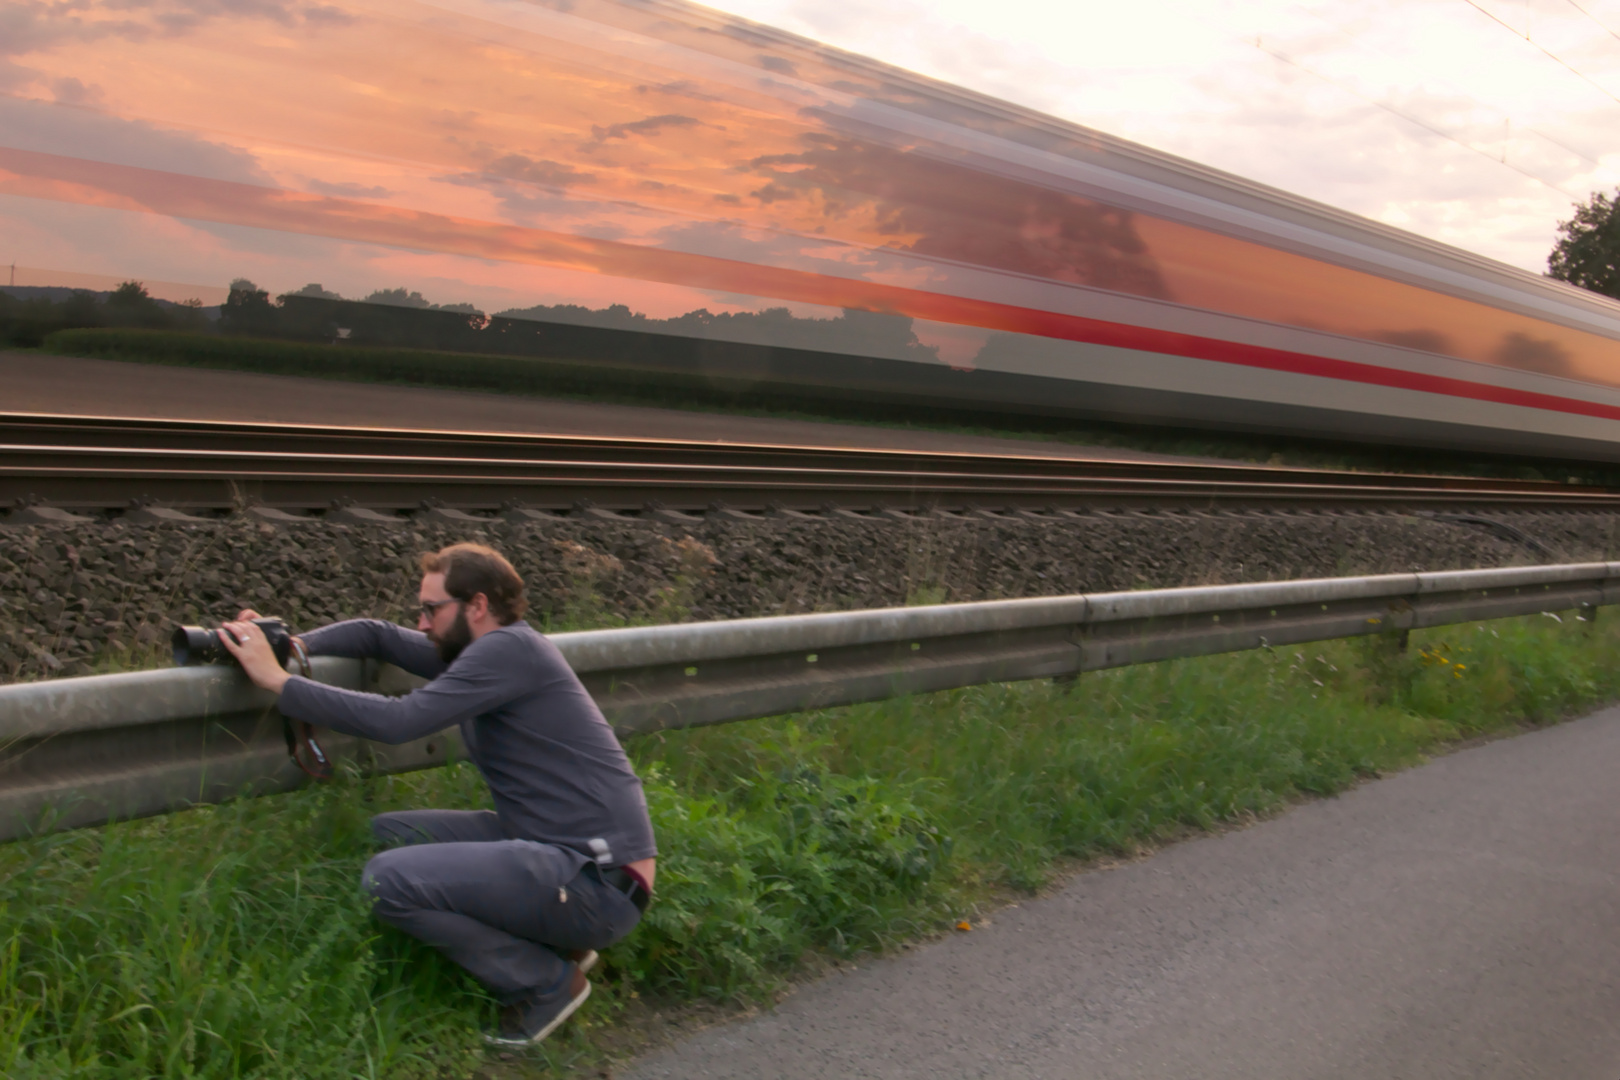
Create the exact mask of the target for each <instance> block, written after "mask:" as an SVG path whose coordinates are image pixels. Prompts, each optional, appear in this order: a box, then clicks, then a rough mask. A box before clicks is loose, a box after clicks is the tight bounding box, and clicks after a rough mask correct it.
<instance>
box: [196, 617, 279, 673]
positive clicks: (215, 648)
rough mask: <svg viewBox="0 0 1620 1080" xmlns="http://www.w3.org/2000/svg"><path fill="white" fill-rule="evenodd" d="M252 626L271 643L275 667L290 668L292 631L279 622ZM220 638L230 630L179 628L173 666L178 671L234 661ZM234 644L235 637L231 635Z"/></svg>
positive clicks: (258, 621) (257, 622)
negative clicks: (196, 665)
mask: <svg viewBox="0 0 1620 1080" xmlns="http://www.w3.org/2000/svg"><path fill="white" fill-rule="evenodd" d="M253 625H254V626H257V627H258V628H259V629H260V630H263V631H264V638H265V640H266V641H268V642H269V643H270V651H271V652H273V653H275V654H276V663H278V664H280V665H281V666H282V667H286V666H287V658H288V657H289V656H291V655H292V631H290V630H288V629H287V624H286V623H284V622H282V621H281V620H280V619H254V620H253ZM221 634H230V631H229V630H225V629H223V628H221V629H219V630H204V629H203V628H202V627H200V626H177V627H175V629H174V636H173V637H171V638H170V639H169V643H170V644H171V645H172V646H174V663H175V666H176V667H191V666H192V665H193V664H212V663H215V662H217V661H220V660H234V659H236V657H234V656H232V655H231V654H230V652H229V650H227V649H226V648H225V645H224V643H223V642H222V641H220V635H221ZM231 640H232V641H235V640H236V637H235V635H231Z"/></svg>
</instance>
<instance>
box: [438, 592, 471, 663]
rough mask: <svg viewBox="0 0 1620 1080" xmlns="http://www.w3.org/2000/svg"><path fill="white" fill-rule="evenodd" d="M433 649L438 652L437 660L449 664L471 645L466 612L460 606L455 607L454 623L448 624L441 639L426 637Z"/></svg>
mask: <svg viewBox="0 0 1620 1080" xmlns="http://www.w3.org/2000/svg"><path fill="white" fill-rule="evenodd" d="M428 640H429V641H431V642H433V647H434V648H435V649H437V650H439V659H440V660H443V661H444V662H445V663H447V664H448V663H450V661H452V660H454V659H455V658H456V657H458V656H460V655H461V650H462V649H465V648H466V647H467V646H468V645H471V644H472V628H471V627H469V626H468V625H467V611H466V609H465V608H463V607H462V606H461V605H460V604H457V605H456V621H455V622H453V623H451V624H450V629H448V630H446V631H445V632H444V636H443V637H437V636H435V635H433V634H429V635H428Z"/></svg>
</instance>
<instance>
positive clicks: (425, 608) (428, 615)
mask: <svg viewBox="0 0 1620 1080" xmlns="http://www.w3.org/2000/svg"><path fill="white" fill-rule="evenodd" d="M459 603H461V601H460V600H458V599H456V598H455V597H453V596H452V597H451V598H450V599H448V600H424V601H422V618H424V619H426V620H427V621H428V622H432V621H433V618H434V616H436V615H438V613H439V609H440V608H442V607H444V605H446V604H459Z"/></svg>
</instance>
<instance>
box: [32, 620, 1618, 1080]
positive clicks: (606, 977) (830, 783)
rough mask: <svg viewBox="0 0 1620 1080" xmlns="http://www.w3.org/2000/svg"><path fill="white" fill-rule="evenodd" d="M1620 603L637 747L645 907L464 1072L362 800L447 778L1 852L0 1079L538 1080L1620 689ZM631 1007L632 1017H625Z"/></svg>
mask: <svg viewBox="0 0 1620 1080" xmlns="http://www.w3.org/2000/svg"><path fill="white" fill-rule="evenodd" d="M1617 645H1620V619H1616V618H1612V617H1610V616H1604V617H1603V618H1601V619H1600V620H1599V621H1597V622H1596V623H1586V622H1580V621H1577V620H1576V618H1575V617H1574V616H1573V615H1569V614H1566V615H1564V616H1563V620H1562V621H1557V620H1555V619H1553V618H1551V617H1547V616H1537V617H1533V618H1528V619H1519V620H1509V621H1504V622H1500V623H1494V624H1485V625H1480V626H1476V625H1468V626H1463V627H1456V628H1451V629H1448V630H1440V631H1431V632H1428V633H1425V634H1414V635H1413V642H1412V646H1411V648H1409V649H1408V650H1406V651H1405V652H1397V651H1395V650H1394V649H1392V648H1391V647H1390V644H1389V643H1388V642H1386V641H1384V640H1382V639H1369V640H1363V641H1351V642H1332V643H1325V644H1323V645H1318V646H1309V647H1302V648H1297V649H1287V650H1279V651H1276V652H1256V653H1246V654H1238V655H1233V656H1225V657H1212V658H1205V659H1200V660H1188V661H1179V662H1173V663H1166V664H1158V665H1151V666H1144V667H1140V668H1131V669H1124V670H1120V671H1115V672H1109V673H1102V674H1096V675H1087V676H1084V677H1082V678H1081V680H1080V681H1079V682H1078V683H1076V684H1070V685H1067V686H1065V685H1058V684H1052V683H1025V684H1016V685H992V686H985V687H978V688H974V689H969V690H962V691H955V692H949V693H940V694H932V695H927V696H922V697H917V698H912V699H906V700H898V701H892V702H884V703H877V704H871V705H864V706H857V707H850V708H843V709H834V710H828V711H824V712H818V713H811V714H801V715H796V716H790V717H782V718H777V719H772V720H766V721H755V722H746V723H739V724H732V725H727V726H724V727H716V728H709V729H702V730H695V731H688V732H673V733H665V734H663V735H661V736H656V737H651V738H646V739H641V740H639V741H637V742H636V743H634V744H633V745H632V746H631V748H630V749H631V751H632V754H633V756H634V757H635V759H636V761H637V764H638V767H639V768H640V769H641V770H642V772H643V775H644V776H645V777H646V778H647V783H648V792H649V800H650V803H651V806H652V810H653V814H654V819H655V825H656V827H657V829H658V833H659V842H660V847H661V849H662V850H663V853H664V854H663V858H662V859H661V862H660V867H659V899H658V901H657V903H656V904H655V905H654V906H653V907H652V909H650V911H649V913H648V917H647V919H646V920H645V921H644V922H643V925H642V926H641V927H640V928H639V929H638V930H637V932H636V933H635V934H634V935H632V937H631V938H630V939H628V940H627V941H626V942H624V943H622V944H620V945H619V946H616V947H615V948H614V949H612V950H610V952H609V954H608V957H607V962H606V964H605V967H604V972H603V975H602V977H601V979H600V981H599V984H598V985H599V990H600V992H599V993H598V994H597V995H594V996H593V998H592V1001H591V1002H590V1004H589V1005H588V1007H587V1009H586V1010H585V1011H584V1012H583V1013H582V1014H581V1016H580V1018H578V1019H577V1020H576V1021H574V1022H571V1024H570V1025H569V1027H568V1028H566V1029H565V1030H564V1031H563V1032H562V1033H561V1034H560V1035H559V1036H557V1037H554V1040H553V1041H551V1042H550V1043H548V1044H547V1046H546V1048H545V1049H544V1050H541V1051H537V1052H536V1053H535V1054H533V1055H532V1056H530V1057H528V1058H525V1059H522V1060H519V1061H517V1062H515V1063H501V1062H495V1063H494V1064H493V1065H490V1064H485V1065H482V1066H481V1065H479V1061H480V1054H479V1050H478V1047H477V1042H476V1027H477V1025H478V1023H479V1022H480V1019H481V1018H483V1017H487V1016H488V1015H489V1012H490V1003H489V1002H488V1001H487V1000H486V999H485V997H484V996H483V995H482V993H481V992H480V991H479V990H478V988H477V987H476V986H475V985H473V984H472V983H471V982H470V981H469V980H467V979H466V978H465V977H463V976H462V975H460V974H459V973H458V972H457V971H456V970H454V969H453V968H451V967H450V966H449V965H448V964H446V963H444V962H441V961H440V960H439V959H438V958H437V957H436V956H434V955H433V954H431V953H430V952H428V951H427V950H425V949H423V948H420V947H418V946H417V945H415V944H414V943H413V942H411V941H409V940H408V939H405V938H404V937H402V936H401V935H399V934H397V933H394V932H393V931H390V930H386V929H383V928H381V927H379V926H378V925H377V924H375V923H374V922H372V921H371V920H370V919H369V917H368V916H367V914H366V911H365V908H364V905H363V904H362V903H361V899H360V894H359V890H358V886H357V880H356V879H357V875H358V871H359V868H360V866H361V865H362V864H363V862H364V860H365V859H366V858H367V856H368V854H369V852H370V844H369V841H368V836H367V832H366V821H367V819H368V817H369V815H371V814H373V813H376V812H378V811H381V810H386V809H392V808H397V807H405V806H422V805H437V806H478V805H483V801H484V794H483V790H482V785H481V784H480V783H479V781H478V780H477V777H476V774H475V773H474V771H473V770H471V769H470V768H467V767H465V766H455V767H450V768H445V769H439V770H434V771H430V772H424V773H417V774H412V775H407V776H396V777H387V778H378V779H374V780H359V779H354V778H349V779H346V780H343V781H341V782H338V783H335V784H332V785H328V786H324V787H319V788H312V789H308V790H304V791H301V792H297V793H294V794H292V795H287V796H279V797H274V798H266V799H258V800H242V801H238V802H235V803H231V804H228V805H224V806H219V807H213V808H202V809H198V810H194V811H190V812H187V813H182V814H175V815H171V816H169V817H166V818H160V819H154V820H150V821H142V822H134V823H125V824H119V825H114V826H110V827H107V828H103V829H95V830H83V831H80V832H75V833H68V834H62V835H58V836H51V837H45V838H41V839H38V840H33V841H27V842H23V843H17V844H12V845H9V846H6V847H4V848H0V1075H5V1076H7V1077H16V1078H19V1080H22V1078H33V1077H53V1078H54V1077H83V1078H91V1077H96V1078H99V1077H145V1076H163V1077H239V1076H240V1077H248V1076H252V1077H260V1076H263V1077H298V1078H319V1077H352V1076H368V1077H369V1076H379V1077H380V1076H392V1077H411V1076H463V1075H468V1074H469V1073H470V1072H471V1071H472V1070H473V1069H475V1068H486V1069H488V1068H493V1069H494V1070H495V1071H496V1072H497V1073H498V1074H500V1075H503V1076H504V1075H532V1074H538V1073H540V1072H542V1071H543V1070H544V1069H545V1068H547V1067H548V1066H549V1067H553V1068H561V1067H564V1066H567V1065H570V1064H575V1065H577V1064H580V1063H589V1062H592V1061H595V1060H598V1059H599V1056H600V1054H601V1053H602V1052H603V1051H602V1049H601V1048H602V1047H603V1046H604V1045H609V1044H613V1043H614V1042H615V1040H616V1039H617V1038H618V1035H617V1034H616V1032H617V1031H618V1028H619V1026H620V1025H622V1023H623V1022H624V1019H623V1018H624V1017H625V1016H627V1015H634V1010H633V1009H631V1008H630V1004H629V1003H630V1002H631V1000H632V998H633V997H640V998H641V1000H642V1001H647V1000H655V1001H659V1002H664V1003H671V1002H675V1003H678V1002H680V1001H690V1000H720V1001H726V1000H739V999H740V1000H758V999H761V998H763V997H764V996H766V995H768V994H770V993H771V992H772V991H773V990H774V989H776V988H777V987H778V986H779V985H780V983H781V980H783V979H785V978H788V977H791V976H792V974H793V973H794V972H795V971H796V970H802V969H801V968H800V965H801V964H802V963H803V962H804V959H805V957H806V955H807V954H809V955H811V956H815V955H823V956H824V955H829V954H830V955H835V956H844V955H851V954H854V953H857V952H860V951H862V950H868V949H882V948H885V947H888V946H892V945H893V944H895V943H897V942H900V941H904V940H908V939H915V938H917V937H919V936H926V935H929V934H932V933H934V932H937V931H939V930H941V929H942V928H945V927H948V926H949V925H950V924H951V923H952V922H953V921H955V920H956V919H958V918H963V917H969V918H971V917H973V916H974V915H975V913H976V912H977V911H978V910H979V909H980V908H981V907H983V906H986V905H990V904H993V903H994V902H995V901H996V900H997V898H1004V897H1005V896H1007V895H1008V893H1009V891H1010V890H1012V891H1016V890H1027V889H1032V888H1036V887H1039V886H1040V885H1042V884H1043V883H1045V882H1046V881H1048V880H1049V879H1050V877H1051V875H1052V874H1053V873H1054V871H1055V870H1060V869H1063V868H1066V867H1069V866H1072V865H1073V860H1077V859H1086V858H1091V857H1097V856H1105V855H1110V854H1121V853H1132V852H1136V851H1139V850H1141V849H1143V848H1144V847H1147V846H1151V845H1153V844H1156V843H1160V842H1163V841H1164V840H1167V839H1171V838H1175V837H1178V836H1182V835H1184V834H1186V833H1187V832H1188V831H1189V830H1197V829H1203V828H1209V827H1212V826H1216V825H1219V824H1221V823H1224V822H1242V821H1246V820H1251V819H1252V818H1254V817H1256V816H1261V815H1265V814H1268V813H1271V812H1274V811H1276V810H1278V809H1279V808H1281V807H1284V806H1286V805H1287V804H1288V803H1289V802H1290V801H1292V800H1296V799H1298V798H1301V797H1303V796H1313V795H1329V794H1332V793H1334V792H1338V791H1342V790H1344V789H1345V788H1346V787H1347V786H1349V785H1351V784H1354V783H1355V782H1357V781H1358V780H1359V779H1362V778H1366V777H1371V776H1375V775H1377V774H1379V773H1381V772H1385V771H1388V770H1392V769H1397V768H1400V767H1403V766H1407V765H1410V764H1413V763H1415V762H1417V761H1419V760H1421V758H1422V756H1423V755H1424V754H1425V753H1429V752H1432V751H1434V750H1436V749H1438V748H1441V747H1443V746H1445V745H1447V744H1449V743H1453V742H1455V741H1457V740H1460V739H1467V738H1470V737H1474V736H1479V735H1484V734H1490V733H1496V732H1502V731H1507V730H1512V729H1513V728H1515V726H1517V725H1522V724H1527V723H1528V724H1539V723H1545V722H1551V721H1554V720H1557V719H1560V718H1562V717H1565V716H1567V715H1570V714H1571V713H1572V712H1573V711H1575V710H1579V709H1582V708H1586V707H1590V706H1593V705H1596V704H1598V703H1601V702H1604V701H1609V700H1612V699H1614V698H1616V697H1617V696H1620V667H1617V665H1615V664H1614V662H1613V660H1614V656H1615V652H1616V646H1617ZM627 1010H628V1011H627Z"/></svg>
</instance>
